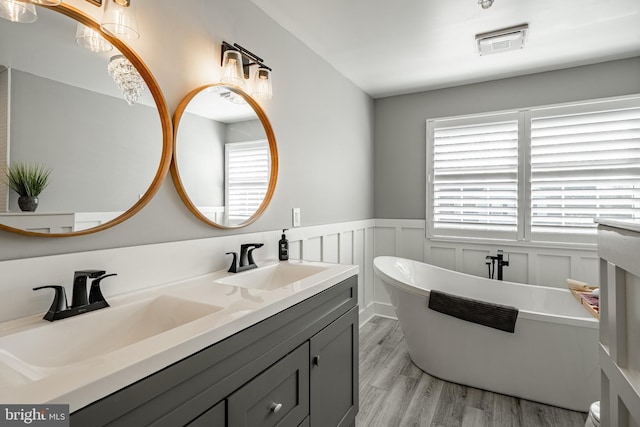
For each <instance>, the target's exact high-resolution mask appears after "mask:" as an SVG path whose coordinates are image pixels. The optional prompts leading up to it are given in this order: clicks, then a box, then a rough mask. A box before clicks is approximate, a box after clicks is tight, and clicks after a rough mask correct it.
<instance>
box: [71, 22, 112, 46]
mask: <svg viewBox="0 0 640 427" xmlns="http://www.w3.org/2000/svg"><path fill="white" fill-rule="evenodd" d="M76 43H78V44H79V45H80V46H82V47H84V48H85V49H89V50H90V51H91V52H95V53H98V52H109V51H111V50H112V49H113V45H112V44H111V43H109V42H108V41H107V39H105V38H104V37H102V35H101V34H100V33H98V32H97V31H96V30H94V29H93V28H89V27H87V26H86V25H84V24H81V23H80V22H78V25H77V26H76Z"/></svg>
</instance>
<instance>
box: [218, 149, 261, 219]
mask: <svg viewBox="0 0 640 427" xmlns="http://www.w3.org/2000/svg"><path fill="white" fill-rule="evenodd" d="M225 158H226V159H225V160H226V161H225V183H226V185H225V199H226V201H227V203H226V204H227V209H226V216H227V224H229V225H235V224H240V223H242V222H244V221H246V220H247V219H249V218H250V217H251V216H252V215H253V214H254V213H255V212H256V211H257V210H258V208H259V207H260V205H261V204H262V201H263V200H264V197H265V195H266V194H267V189H268V187H269V173H270V163H269V144H268V142H267V141H255V142H240V143H228V144H225Z"/></svg>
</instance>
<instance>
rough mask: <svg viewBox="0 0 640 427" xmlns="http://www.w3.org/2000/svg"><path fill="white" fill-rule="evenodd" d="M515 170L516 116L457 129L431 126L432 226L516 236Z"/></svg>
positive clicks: (444, 124)
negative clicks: (432, 138) (510, 233)
mask: <svg viewBox="0 0 640 427" xmlns="http://www.w3.org/2000/svg"><path fill="white" fill-rule="evenodd" d="M488 120H490V119H488ZM494 120H495V118H494ZM517 171H518V123H517V120H515V118H514V119H513V120H501V121H496V122H488V123H479V124H477V123H476V124H468V125H460V126H455V125H454V126H452V125H449V123H447V122H443V123H438V122H436V125H435V129H434V140H433V182H432V205H433V206H432V209H433V211H432V214H433V225H434V228H435V229H458V230H484V231H501V232H515V230H516V227H517V190H518V188H517V187H518V183H517Z"/></svg>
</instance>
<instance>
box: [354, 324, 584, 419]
mask: <svg viewBox="0 0 640 427" xmlns="http://www.w3.org/2000/svg"><path fill="white" fill-rule="evenodd" d="M585 419H586V414H583V413H580V412H574V411H568V410H566V409H560V408H556V407H553V406H547V405H542V404H540V403H536V402H531V401H527V400H523V399H518V398H515V397H511V396H505V395H502V394H497V393H492V392H488V391H484V390H479V389H476V388H472V387H465V386H462V385H459V384H453V383H449V382H446V381H443V380H440V379H437V378H434V377H432V376H430V375H428V374H426V373H424V372H422V371H421V370H420V369H419V368H418V367H416V366H415V365H414V364H413V363H412V362H411V359H410V358H409V354H408V352H407V345H406V342H405V340H404V337H403V335H402V331H401V330H400V325H399V323H398V321H396V320H393V319H387V318H383V317H374V318H373V319H371V320H370V321H369V322H367V323H366V324H365V325H364V326H363V327H362V328H360V413H359V414H358V417H357V418H356V425H357V426H358V427H376V426H380V427H393V426H398V427H413V426H416V427H418V426H419V427H428V426H433V427H458V426H461V427H485V426H486V427H502V426H513V427H516V426H523V427H535V426H545V427H546V426H549V427H583V426H584V422H585Z"/></svg>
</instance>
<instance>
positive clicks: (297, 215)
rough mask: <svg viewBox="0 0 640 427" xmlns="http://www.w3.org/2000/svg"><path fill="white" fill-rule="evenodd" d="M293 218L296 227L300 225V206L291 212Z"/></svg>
mask: <svg viewBox="0 0 640 427" xmlns="http://www.w3.org/2000/svg"><path fill="white" fill-rule="evenodd" d="M291 217H292V218H291V219H292V222H293V226H294V227H300V224H301V219H300V208H293V211H292V213H291Z"/></svg>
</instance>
